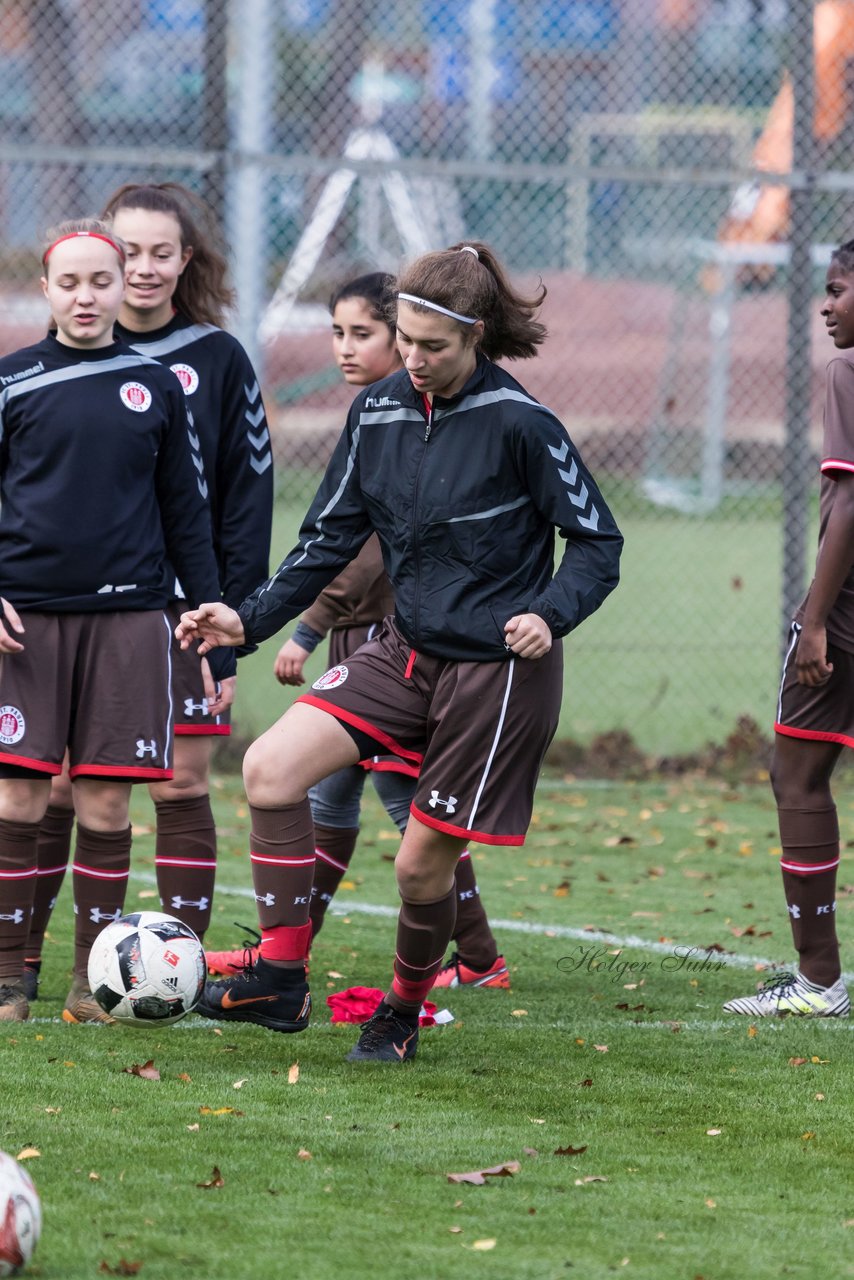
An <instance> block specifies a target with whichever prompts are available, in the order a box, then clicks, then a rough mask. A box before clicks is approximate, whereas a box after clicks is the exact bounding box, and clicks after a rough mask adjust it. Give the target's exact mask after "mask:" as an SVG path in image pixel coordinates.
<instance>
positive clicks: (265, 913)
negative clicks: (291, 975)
mask: <svg viewBox="0 0 854 1280" xmlns="http://www.w3.org/2000/svg"><path fill="white" fill-rule="evenodd" d="M249 814H250V818H251V823H252V827H251V832H250V836H249V839H250V858H251V860H252V881H253V884H254V885H255V901H256V902H257V903H258V920H259V922H260V925H261V954H262V956H263V958H264V959H265V960H266V961H267V962H268V963H269V964H272V965H281V966H282V967H284V968H290V969H293V968H299V967H300V966H304V965H305V960H306V956H307V955H308V949H309V946H310V944H311V923H310V920H309V914H308V912H309V904H310V902H311V884H312V880H313V879H314V843H315V842H314V823H313V822H312V818H311V806H310V805H309V802H308V797H307V796H306V798H305V799H304V800H300V801H299V802H298V803H297V804H290V805H282V806H281V807H280V808H278V809H258V808H256V807H255V805H252V804H250V806H249Z"/></svg>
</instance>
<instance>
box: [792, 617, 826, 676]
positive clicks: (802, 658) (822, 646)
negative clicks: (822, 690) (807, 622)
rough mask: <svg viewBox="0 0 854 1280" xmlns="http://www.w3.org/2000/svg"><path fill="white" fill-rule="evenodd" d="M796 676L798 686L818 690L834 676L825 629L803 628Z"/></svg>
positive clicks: (796, 654) (796, 656) (796, 661)
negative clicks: (829, 659) (829, 660)
mask: <svg viewBox="0 0 854 1280" xmlns="http://www.w3.org/2000/svg"><path fill="white" fill-rule="evenodd" d="M795 674H796V676H797V678H798V684H803V685H806V686H807V688H809V689H817V688H818V687H819V686H820V685H823V684H827V681H828V680H829V679H830V677H831V676H832V675H833V663H832V662H828V660H827V632H826V631H825V629H824V627H809V626H804V627H802V628H801V634H800V635H799V636H798V647H797V648H796V650H795Z"/></svg>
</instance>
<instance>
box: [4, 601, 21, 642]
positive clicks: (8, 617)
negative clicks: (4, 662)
mask: <svg viewBox="0 0 854 1280" xmlns="http://www.w3.org/2000/svg"><path fill="white" fill-rule="evenodd" d="M0 605H2V607H3V617H2V621H0V653H22V652H23V649H24V646H23V645H22V644H21V643H20V641H19V640H16V639H15V638H14V636H12V635H10V633H9V627H11V628H12V631H16V632H17V633H18V635H20V636H22V635H23V634H24V624H23V623H22V622H21V619H20V618H19V617H18V614H17V612H16V611H15V610H14V609H13V608H12V606H11V605H10V604H9V601H8V600H7V599H6V598H5V597H4V596H0Z"/></svg>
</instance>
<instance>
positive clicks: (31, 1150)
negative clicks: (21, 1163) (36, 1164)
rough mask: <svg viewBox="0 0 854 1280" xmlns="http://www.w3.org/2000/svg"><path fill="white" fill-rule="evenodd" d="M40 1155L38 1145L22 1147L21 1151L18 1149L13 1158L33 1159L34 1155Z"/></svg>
mask: <svg viewBox="0 0 854 1280" xmlns="http://www.w3.org/2000/svg"><path fill="white" fill-rule="evenodd" d="M40 1155H41V1152H40V1151H39V1149H38V1147H24V1149H23V1151H19V1152H18V1154H17V1155H16V1156H15V1159H16V1160H35V1159H36V1157H37V1156H40Z"/></svg>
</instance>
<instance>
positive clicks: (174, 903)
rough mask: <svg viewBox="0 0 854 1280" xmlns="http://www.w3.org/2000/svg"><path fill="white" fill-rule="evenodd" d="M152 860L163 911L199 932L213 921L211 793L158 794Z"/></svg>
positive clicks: (201, 932) (213, 847) (213, 840)
mask: <svg viewBox="0 0 854 1280" xmlns="http://www.w3.org/2000/svg"><path fill="white" fill-rule="evenodd" d="M154 809H155V812H156V814H157V842H156V845H155V855H154V862H155V866H156V868H157V888H158V890H159V892H160V904H161V906H162V907H163V910H164V911H168V912H169V914H170V915H173V916H177V917H178V919H179V920H183V921H184V924H188V925H189V926H190V928H191V929H192V930H193V931H194V933H196V934H198V936H199V937H200V938H203V937H204V936H205V930H206V929H207V927H208V925H209V924H210V922H211V899H212V898H213V891H214V879H215V878H216V826H215V824H214V817H213V811H212V809H211V798H210V796H209V795H204V796H188V797H186V798H184V799H181V800H157V801H156V802H155V805H154Z"/></svg>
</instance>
